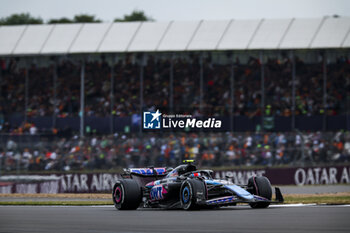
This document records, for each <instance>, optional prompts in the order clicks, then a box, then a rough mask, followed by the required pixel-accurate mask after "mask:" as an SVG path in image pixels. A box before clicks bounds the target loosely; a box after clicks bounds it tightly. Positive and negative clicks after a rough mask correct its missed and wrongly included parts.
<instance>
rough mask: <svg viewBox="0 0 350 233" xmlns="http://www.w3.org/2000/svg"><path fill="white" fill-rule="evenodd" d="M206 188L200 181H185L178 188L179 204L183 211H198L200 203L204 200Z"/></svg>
mask: <svg viewBox="0 0 350 233" xmlns="http://www.w3.org/2000/svg"><path fill="white" fill-rule="evenodd" d="M206 193H207V190H206V187H205V184H204V182H203V181H201V180H195V179H193V180H185V181H184V182H183V183H182V184H181V188H180V204H181V207H182V208H183V209H184V210H194V209H199V207H200V201H201V200H202V201H205V199H206Z"/></svg>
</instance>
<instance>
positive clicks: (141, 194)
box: [112, 160, 283, 210]
mask: <svg viewBox="0 0 350 233" xmlns="http://www.w3.org/2000/svg"><path fill="white" fill-rule="evenodd" d="M184 163H185V164H182V165H180V166H178V167H176V168H175V169H171V168H152V167H151V168H130V169H124V174H122V179H120V180H118V181H117V182H116V183H115V185H114V187H113V191H112V198H113V202H114V206H115V207H116V208H117V209H119V210H135V209H137V208H139V207H143V208H167V209H170V208H182V209H185V210H191V209H200V208H210V207H220V206H230V205H236V204H237V203H248V204H249V205H250V206H251V207H252V208H267V207H268V206H269V205H270V203H282V202H283V196H282V194H281V191H280V189H279V188H277V187H276V188H275V194H276V200H275V201H272V200H271V198H272V188H271V184H270V181H269V180H268V179H267V178H266V177H264V176H254V177H251V178H250V179H249V181H248V184H247V185H236V184H233V183H232V182H230V181H229V180H215V179H213V171H211V170H197V168H196V166H195V165H194V164H193V161H192V160H191V161H188V160H187V161H184Z"/></svg>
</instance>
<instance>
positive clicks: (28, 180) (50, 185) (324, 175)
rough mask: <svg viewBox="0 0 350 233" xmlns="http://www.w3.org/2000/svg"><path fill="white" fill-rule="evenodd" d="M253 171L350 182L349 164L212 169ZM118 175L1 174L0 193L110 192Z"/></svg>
mask: <svg viewBox="0 0 350 233" xmlns="http://www.w3.org/2000/svg"><path fill="white" fill-rule="evenodd" d="M253 175H258V176H261V175H263V176H266V177H268V178H269V179H270V181H271V184H272V185H314V184H320V185H330V184H350V166H329V167H296V168H265V169H256V170H224V171H216V172H215V173H214V177H215V178H216V179H230V180H232V181H233V182H234V183H236V184H247V182H248V179H249V177H251V176H253ZM119 178H120V175H119V174H116V173H98V174H97V173H96V174H78V173H76V174H73V173H72V174H53V175H52V174H51V175H25V176H1V177H0V193H98V192H111V190H112V188H113V185H114V183H115V181H116V180H117V179H119Z"/></svg>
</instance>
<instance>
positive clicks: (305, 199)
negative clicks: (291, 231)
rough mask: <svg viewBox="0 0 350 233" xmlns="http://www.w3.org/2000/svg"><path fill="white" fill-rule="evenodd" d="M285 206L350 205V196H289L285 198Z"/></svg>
mask: <svg viewBox="0 0 350 233" xmlns="http://www.w3.org/2000/svg"><path fill="white" fill-rule="evenodd" d="M284 203H285V204H296V203H303V204H310V203H316V204H329V205H340V204H350V195H341V196H338V195H337V196H333V195H313V196H294V195H288V196H286V197H285V201H284Z"/></svg>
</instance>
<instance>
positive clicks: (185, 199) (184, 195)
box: [182, 186, 190, 204]
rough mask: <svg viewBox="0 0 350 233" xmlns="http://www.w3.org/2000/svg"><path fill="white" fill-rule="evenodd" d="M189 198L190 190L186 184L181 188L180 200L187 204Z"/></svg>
mask: <svg viewBox="0 0 350 233" xmlns="http://www.w3.org/2000/svg"><path fill="white" fill-rule="evenodd" d="M189 200H190V190H189V189H188V187H187V186H186V187H185V188H184V189H183V190H182V201H183V203H184V204H187V203H188V202H189Z"/></svg>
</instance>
